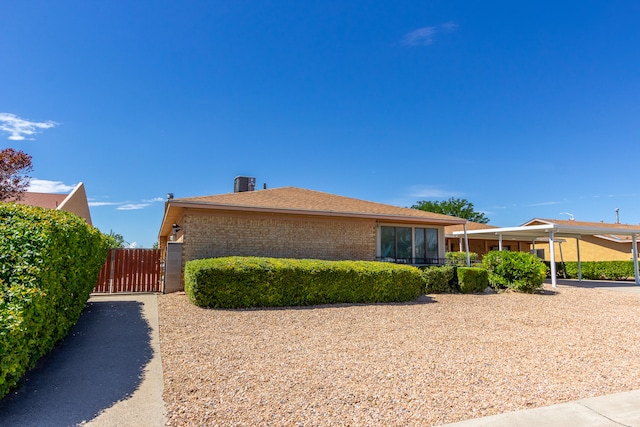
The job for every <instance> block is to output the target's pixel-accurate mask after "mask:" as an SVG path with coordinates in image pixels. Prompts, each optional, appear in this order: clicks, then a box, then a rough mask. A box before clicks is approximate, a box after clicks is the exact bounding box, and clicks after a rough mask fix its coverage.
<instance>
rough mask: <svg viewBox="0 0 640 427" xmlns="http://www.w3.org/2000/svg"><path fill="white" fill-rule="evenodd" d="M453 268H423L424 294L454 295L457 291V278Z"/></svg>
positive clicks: (448, 266) (447, 266) (446, 266)
mask: <svg viewBox="0 0 640 427" xmlns="http://www.w3.org/2000/svg"><path fill="white" fill-rule="evenodd" d="M456 268H458V267H455V266H450V265H445V266H440V267H423V268H421V269H422V275H423V276H424V279H425V287H426V293H428V294H435V293H456V292H459V289H458V276H457V274H456Z"/></svg>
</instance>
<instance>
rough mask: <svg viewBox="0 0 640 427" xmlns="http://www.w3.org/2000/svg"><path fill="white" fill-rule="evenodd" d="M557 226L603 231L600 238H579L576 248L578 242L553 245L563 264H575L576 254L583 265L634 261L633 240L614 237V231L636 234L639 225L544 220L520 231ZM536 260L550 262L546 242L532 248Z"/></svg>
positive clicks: (590, 235)
mask: <svg viewBox="0 0 640 427" xmlns="http://www.w3.org/2000/svg"><path fill="white" fill-rule="evenodd" d="M544 224H557V225H559V226H573V227H588V228H591V229H595V230H597V229H599V228H601V229H602V234H595V233H592V234H585V235H581V236H580V244H579V247H578V245H577V239H576V238H573V239H565V240H564V241H560V242H556V243H555V245H556V246H555V252H556V253H560V254H562V260H563V261H577V260H578V250H579V251H580V259H581V260H582V261H629V260H631V259H633V239H632V236H630V235H629V234H615V229H616V228H619V229H624V230H638V234H640V225H633V224H620V223H614V224H612V223H606V222H587V221H575V220H567V219H544V218H534V219H532V220H531V221H528V222H526V223H524V224H522V226H523V227H527V226H535V225H544ZM535 249H536V251H537V253H538V256H540V257H541V258H544V259H545V260H546V261H549V254H550V250H549V242H548V241H547V242H541V243H536V244H535Z"/></svg>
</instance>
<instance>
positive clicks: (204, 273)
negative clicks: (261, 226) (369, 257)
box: [185, 257, 424, 308]
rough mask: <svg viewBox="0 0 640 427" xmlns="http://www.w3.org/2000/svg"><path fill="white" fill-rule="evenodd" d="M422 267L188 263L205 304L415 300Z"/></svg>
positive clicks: (198, 299)
mask: <svg viewBox="0 0 640 427" xmlns="http://www.w3.org/2000/svg"><path fill="white" fill-rule="evenodd" d="M423 286H424V282H423V278H422V272H421V271H420V270H419V269H418V268H416V267H411V266H407V265H397V264H391V263H385V262H368V261H321V260H298V259H283V258H258V257H224V258H210V259H201V260H193V261H189V262H187V264H186V266H185V292H186V294H187V295H188V296H189V299H190V300H191V301H192V302H193V303H194V304H195V305H198V306H201V307H214V308H242V307H286V306H302V305H316V304H332V303H373V302H400V301H411V300H414V299H416V298H417V297H418V296H420V294H421V293H422V290H423Z"/></svg>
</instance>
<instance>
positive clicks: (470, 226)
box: [444, 221, 498, 234]
mask: <svg viewBox="0 0 640 427" xmlns="http://www.w3.org/2000/svg"><path fill="white" fill-rule="evenodd" d="M490 228H498V227H497V226H495V225H489V224H481V223H479V222H473V221H467V230H487V229H490ZM463 230H464V226H463V225H462V224H457V225H447V226H446V227H445V228H444V234H452V233H453V232H454V231H463Z"/></svg>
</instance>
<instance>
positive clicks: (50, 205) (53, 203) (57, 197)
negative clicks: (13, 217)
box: [16, 191, 68, 209]
mask: <svg viewBox="0 0 640 427" xmlns="http://www.w3.org/2000/svg"><path fill="white" fill-rule="evenodd" d="M67 196H68V194H52V193H34V192H31V191H27V192H25V193H23V196H22V200H18V201H16V203H17V204H20V205H29V206H37V207H40V208H47V209H56V208H57V207H58V206H60V203H62V202H63V201H64V199H66V198H67Z"/></svg>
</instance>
